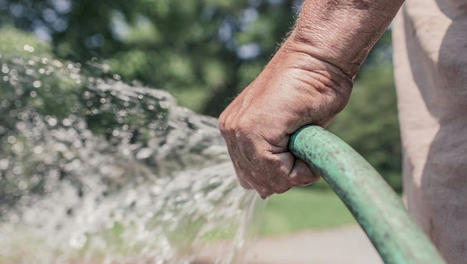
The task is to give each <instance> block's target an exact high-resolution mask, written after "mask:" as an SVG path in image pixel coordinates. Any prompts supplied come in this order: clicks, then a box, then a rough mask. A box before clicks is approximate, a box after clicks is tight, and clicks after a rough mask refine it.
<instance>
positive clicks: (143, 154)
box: [136, 148, 153, 159]
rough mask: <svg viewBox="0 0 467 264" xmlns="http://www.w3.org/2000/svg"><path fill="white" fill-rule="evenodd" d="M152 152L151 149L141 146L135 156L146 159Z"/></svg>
mask: <svg viewBox="0 0 467 264" xmlns="http://www.w3.org/2000/svg"><path fill="white" fill-rule="evenodd" d="M152 153H153V151H152V149H150V148H142V149H141V150H139V151H138V153H136V158H137V159H146V158H149V157H150V156H151V154H152Z"/></svg>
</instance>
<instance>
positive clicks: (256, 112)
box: [219, 41, 352, 198]
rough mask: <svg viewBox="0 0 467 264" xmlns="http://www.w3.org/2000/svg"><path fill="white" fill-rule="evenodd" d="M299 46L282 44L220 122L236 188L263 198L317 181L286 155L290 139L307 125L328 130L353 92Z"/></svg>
mask: <svg viewBox="0 0 467 264" xmlns="http://www.w3.org/2000/svg"><path fill="white" fill-rule="evenodd" d="M301 45H303V44H300V43H294V42H293V41H286V42H285V43H284V44H283V45H282V47H281V48H280V49H279V51H278V52H277V53H276V55H275V56H274V57H273V58H272V59H271V61H270V62H269V64H268V65H267V66H266V67H265V69H264V70H263V71H262V72H261V73H260V74H259V76H258V77H257V78H256V79H255V80H254V81H253V82H252V83H251V84H250V85H249V86H248V87H247V88H245V89H244V90H243V92H242V93H240V95H239V96H238V97H237V98H235V100H234V101H233V102H232V103H231V104H230V105H229V106H228V107H227V108H226V109H225V110H224V112H223V113H222V114H221V116H220V118H219V128H220V130H221V132H222V135H223V137H224V139H225V141H226V143H227V146H228V150H229V154H230V157H231V159H232V161H233V164H234V167H235V171H236V173H237V176H238V180H239V182H240V184H241V185H242V186H243V187H244V188H248V189H252V188H253V189H255V190H257V191H258V193H259V194H260V195H261V197H262V198H266V197H267V196H269V195H271V194H273V193H283V192H285V191H287V190H289V189H290V188H291V187H293V186H305V185H308V184H311V183H313V182H315V181H316V180H318V179H319V176H318V175H317V174H316V173H314V172H313V171H312V170H311V169H310V167H309V166H308V165H307V164H306V163H304V162H303V161H301V160H297V159H295V157H294V156H293V155H292V153H290V151H289V150H288V142H289V136H290V135H291V134H292V133H294V132H295V131H296V130H297V129H299V128H300V127H302V126H304V125H307V124H316V125H321V126H326V125H327V124H328V123H329V122H330V121H331V119H332V118H333V117H334V116H335V115H336V114H337V113H338V112H340V111H341V110H342V109H343V108H344V106H345V105H346V104H347V101H348V98H349V96H350V92H351V89H352V81H351V77H349V76H347V75H346V74H345V73H344V72H343V71H341V70H340V69H339V68H337V67H335V66H333V65H331V64H329V63H327V62H324V61H322V60H320V59H317V58H315V57H314V56H313V55H311V54H309V53H307V52H306V49H302V48H301Z"/></svg>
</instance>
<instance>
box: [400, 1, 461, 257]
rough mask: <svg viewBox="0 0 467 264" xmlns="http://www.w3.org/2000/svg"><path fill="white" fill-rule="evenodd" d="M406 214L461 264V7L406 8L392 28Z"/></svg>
mask: <svg viewBox="0 0 467 264" xmlns="http://www.w3.org/2000/svg"><path fill="white" fill-rule="evenodd" d="M393 41H394V66H395V78H396V86H397V93H398V101H399V103H398V104H399V105H398V107H399V116H400V124H401V133H402V144H403V151H404V153H403V168H404V169H403V177H404V192H405V199H406V203H407V206H408V209H409V211H410V212H411V214H412V215H413V216H414V218H415V219H416V221H417V222H418V223H419V224H420V225H421V226H422V228H423V229H424V230H425V232H426V233H427V234H428V235H429V237H430V238H431V240H432V241H433V242H434V243H435V245H436V246H437V247H438V249H439V250H440V251H441V254H442V255H443V256H444V258H445V259H446V260H447V262H448V263H449V264H465V263H467V0H407V1H406V3H405V5H404V6H403V7H402V9H401V10H400V12H399V14H398V16H397V17H396V19H395V22H394V26H393Z"/></svg>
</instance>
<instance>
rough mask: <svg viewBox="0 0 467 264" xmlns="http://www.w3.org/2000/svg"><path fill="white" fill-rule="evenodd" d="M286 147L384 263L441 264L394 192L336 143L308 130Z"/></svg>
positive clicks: (327, 135) (343, 145) (359, 158)
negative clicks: (345, 211)
mask: <svg viewBox="0 0 467 264" xmlns="http://www.w3.org/2000/svg"><path fill="white" fill-rule="evenodd" d="M289 147H290V149H291V151H292V152H293V153H294V155H295V156H296V157H298V158H300V159H302V160H304V161H305V162H307V163H308V164H309V165H310V166H312V167H313V168H315V169H316V170H317V171H319V173H320V175H321V176H322V178H323V179H324V180H325V181H326V182H327V183H328V184H329V185H330V186H331V187H332V189H333V190H334V191H335V192H336V194H337V195H338V196H339V197H340V199H341V200H342V201H343V202H344V203H345V205H346V206H347V207H348V208H349V210H350V211H351V212H352V214H353V215H354V217H355V218H356V219H357V221H358V223H359V224H360V225H361V226H362V228H363V229H364V230H365V232H366V234H367V235H368V237H369V238H370V240H371V242H372V243H373V245H374V246H375V248H376V250H377V251H378V252H379V254H380V256H381V257H382V259H383V260H384V262H385V263H389V264H440V263H445V262H444V261H443V259H442V258H441V257H440V255H439V253H438V251H437V250H436V248H435V247H434V246H433V244H431V242H430V240H429V239H428V238H427V237H426V235H425V234H424V233H423V232H422V230H421V229H420V227H419V226H417V224H415V222H414V221H413V219H412V218H411V217H410V216H409V214H408V213H407V211H406V209H405V208H404V206H403V204H402V202H401V200H400V198H399V197H398V196H397V195H396V194H395V192H394V191H393V190H392V189H391V188H390V187H389V185H388V184H387V183H386V182H385V181H384V180H383V178H382V177H381V176H380V175H379V174H378V172H377V171H376V170H375V169H374V168H373V167H372V166H371V165H370V164H369V163H368V162H367V161H366V160H365V159H364V158H363V157H362V156H360V155H359V154H358V153H357V152H356V151H355V150H354V149H352V148H351V147H350V146H349V145H347V144H346V143H345V142H344V141H342V140H341V139H340V138H338V137H337V136H335V135H333V134H332V133H330V132H328V131H326V130H325V129H323V128H321V127H318V126H308V127H305V128H302V129H300V130H299V131H297V132H296V133H295V134H294V135H293V136H292V138H291V140H290V145H289ZM349 243H351V241H349Z"/></svg>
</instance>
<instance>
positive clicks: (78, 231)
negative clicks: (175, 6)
mask: <svg viewBox="0 0 467 264" xmlns="http://www.w3.org/2000/svg"><path fill="white" fill-rule="evenodd" d="M19 49H21V50H20V51H18V54H13V55H6V54H1V55H0V173H1V177H0V263H1V264H3V263H28V264H29V263H47V264H50V263H93V264H94V263H161V264H162V263H195V262H196V263H201V262H199V261H200V260H199V259H198V252H199V250H200V248H202V247H206V246H207V247H209V245H210V244H212V243H217V241H222V243H225V244H226V245H227V246H226V247H225V252H222V253H221V254H217V256H212V258H211V259H208V260H203V261H206V263H239V262H240V263H241V260H240V259H241V255H242V254H241V251H242V248H243V246H244V244H245V242H246V241H248V235H249V234H250V233H251V232H250V231H251V230H249V228H248V227H249V226H252V225H251V224H249V223H250V222H251V221H253V220H252V219H254V218H255V212H257V211H258V210H257V207H258V204H261V202H259V201H258V199H257V196H256V195H255V194H253V193H251V192H246V191H244V190H243V189H242V188H241V187H239V185H238V184H237V182H236V179H235V176H234V172H233V168H232V165H231V163H230V161H229V158H228V155H227V151H226V147H225V145H224V143H223V141H222V139H221V136H220V134H219V132H218V130H217V127H216V120H215V119H214V118H210V117H205V116H201V115H198V114H196V113H193V112H192V111H190V110H187V109H185V108H182V107H179V106H177V105H176V104H175V101H174V99H173V98H172V97H171V96H170V95H169V94H168V93H166V92H164V91H161V90H156V89H150V88H145V87H142V86H141V85H139V84H137V83H133V84H131V85H129V84H126V83H124V82H122V81H121V80H120V77H119V76H118V75H114V74H111V71H110V70H109V68H108V66H106V65H101V64H97V63H95V62H89V63H88V64H87V65H85V66H83V65H80V64H77V63H72V62H67V61H61V60H57V59H55V58H54V57H53V56H51V55H49V54H45V53H44V54H41V53H37V52H34V47H32V46H29V45H24V46H21V47H19Z"/></svg>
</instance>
